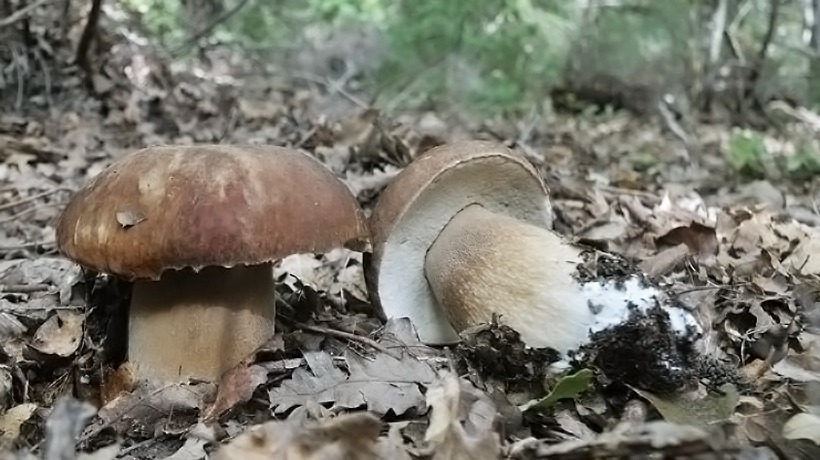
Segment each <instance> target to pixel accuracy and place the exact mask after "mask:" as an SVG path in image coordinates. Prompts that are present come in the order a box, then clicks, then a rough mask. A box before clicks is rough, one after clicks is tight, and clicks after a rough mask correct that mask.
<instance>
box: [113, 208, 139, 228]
mask: <svg viewBox="0 0 820 460" xmlns="http://www.w3.org/2000/svg"><path fill="white" fill-rule="evenodd" d="M144 220H145V214H143V213H141V212H139V211H120V212H118V213H117V223H119V224H120V225H122V228H130V227H133V226H134V225H137V224H138V223H140V222H142V221H144Z"/></svg>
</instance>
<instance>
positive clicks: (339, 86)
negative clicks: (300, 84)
mask: <svg viewBox="0 0 820 460" xmlns="http://www.w3.org/2000/svg"><path fill="white" fill-rule="evenodd" d="M292 76H293V77H294V78H299V79H302V80H307V81H309V82H312V83H316V84H319V85H322V86H324V87H325V89H326V90H328V92H329V93H330V94H331V95H333V94H334V93H339V94H341V95H342V96H343V97H345V98H346V99H347V100H349V101H350V102H352V103H354V104H356V105H357V106H359V107H360V108H362V109H369V108H370V105H369V104H368V103H366V102H364V101H363V100H361V99H359V98H358V97H356V96H355V95H353V94H350V92H349V91H347V90H346V89H344V87H343V85H344V84H345V83H346V82H347V80H349V77H348V78H346V75H343V76H342V78H340V79H339V80H335V81H334V80H331V79H329V78H322V77H320V76H318V75H313V74H309V73H304V72H295V73H293V74H292ZM340 82H342V83H340Z"/></svg>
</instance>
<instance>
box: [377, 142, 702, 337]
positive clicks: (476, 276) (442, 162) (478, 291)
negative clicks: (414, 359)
mask: <svg viewBox="0 0 820 460" xmlns="http://www.w3.org/2000/svg"><path fill="white" fill-rule="evenodd" d="M551 225H552V212H551V205H550V202H549V196H548V193H547V189H546V186H545V185H544V183H543V181H542V179H541V177H540V176H539V174H538V173H537V172H536V170H535V169H534V168H533V167H532V165H531V164H530V163H529V162H528V161H527V160H526V159H524V158H522V157H520V156H518V155H516V154H514V153H513V152H511V151H510V150H508V149H507V148H505V147H503V146H500V145H498V144H495V143H490V142H479V141H467V142H458V143H454V144H450V145H444V146H439V147H436V148H434V149H431V150H429V151H427V152H425V153H424V154H423V155H421V156H419V157H418V158H417V159H416V160H414V161H413V162H412V163H411V164H410V165H408V166H407V167H406V168H405V169H404V170H403V171H401V172H400V173H399V174H398V175H397V176H396V177H395V178H394V180H393V181H392V182H391V183H390V184H389V185H388V186H387V187H386V188H385V190H384V191H383V192H382V195H381V196H380V197H379V201H378V202H377V204H376V206H375V208H374V211H373V215H372V216H371V235H372V241H373V253H372V255H371V256H369V257H366V267H365V269H366V272H365V276H366V280H367V283H368V289H369V291H370V293H371V296H372V298H373V301H374V304H376V305H377V306H378V308H379V309H380V311H381V314H382V316H384V317H408V318H410V320H411V322H413V324H414V326H415V327H416V330H417V332H418V334H419V338H420V339H421V340H422V341H424V342H426V343H430V344H447V343H452V342H455V341H457V340H458V336H457V333H458V332H461V331H463V330H464V329H466V328H468V327H472V326H475V325H478V324H481V323H488V322H490V321H491V320H492V317H493V315H494V314H497V315H498V317H499V321H500V322H501V323H503V324H506V325H508V326H509V327H511V328H513V329H515V330H516V331H517V332H519V334H520V337H521V339H522V341H524V342H525V343H526V344H527V345H529V346H532V347H537V348H542V347H550V348H554V349H556V350H558V351H561V352H568V351H570V350H574V349H577V348H578V347H579V346H580V345H582V344H584V343H586V342H588V341H589V339H590V335H591V334H592V333H594V332H597V331H600V330H603V329H606V328H608V327H611V326H613V325H616V324H619V323H620V322H622V321H625V320H626V319H627V318H628V317H629V315H630V313H631V312H632V311H633V310H636V309H637V310H639V311H641V310H643V311H645V310H647V309H650V308H653V307H654V306H656V305H660V306H661V307H663V308H666V307H667V306H668V307H669V308H668V309H669V311H670V322H671V323H672V326H673V327H674V328H676V329H677V328H680V330H681V332H684V331H685V330H686V329H687V327H689V326H692V325H694V320H693V319H692V318H691V317H690V316H689V315H688V314H687V312H684V311H682V310H679V309H677V308H675V307H674V306H672V305H671V304H672V302H668V301H667V299H666V296H665V294H664V293H663V292H662V291H661V290H660V289H658V288H656V287H654V286H652V285H651V284H650V283H648V282H647V281H646V279H645V277H643V276H642V275H641V274H640V273H637V272H636V273H634V274H631V275H629V276H624V277H621V278H620V279H616V280H613V279H600V278H598V279H590V277H589V276H585V274H584V273H583V272H582V270H581V267H582V265H583V264H584V263H585V261H587V260H590V257H595V256H596V254H597V253H596V252H595V251H594V250H592V249H587V248H582V247H579V246H577V245H574V244H571V243H570V242H569V241H568V240H567V239H565V238H563V237H562V236H560V235H558V234H556V233H554V232H553V231H551V230H550V228H551ZM593 278H594V277H593Z"/></svg>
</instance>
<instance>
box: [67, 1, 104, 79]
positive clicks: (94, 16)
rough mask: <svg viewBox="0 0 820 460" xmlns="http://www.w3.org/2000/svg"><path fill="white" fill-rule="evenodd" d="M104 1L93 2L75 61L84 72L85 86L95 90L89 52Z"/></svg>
mask: <svg viewBox="0 0 820 460" xmlns="http://www.w3.org/2000/svg"><path fill="white" fill-rule="evenodd" d="M102 2H103V0H92V2H91V11H89V12H88V19H87V20H86V23H85V28H83V33H82V35H80V43H79V44H78V45H77V53H76V55H75V56H74V60H75V61H76V62H77V65H78V66H79V67H80V68H81V69H82V70H83V73H84V76H85V84H86V86H87V87H88V88H93V87H94V85H93V82H92V76H93V75H92V74H91V60H90V59H89V57H88V52H89V51H90V50H91V42H92V41H94V38H95V37H96V35H97V25H98V24H99V22H100V14H101V13H102Z"/></svg>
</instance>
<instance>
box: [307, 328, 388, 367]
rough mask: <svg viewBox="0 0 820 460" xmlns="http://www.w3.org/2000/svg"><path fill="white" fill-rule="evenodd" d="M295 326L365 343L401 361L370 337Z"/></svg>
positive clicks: (334, 330) (336, 330)
mask: <svg viewBox="0 0 820 460" xmlns="http://www.w3.org/2000/svg"><path fill="white" fill-rule="evenodd" d="M293 325H294V326H296V327H299V328H302V329H306V330H308V331H313V332H318V333H319V334H325V335H330V336H334V337H337V338H340V339H345V340H352V341H356V342H360V343H363V344H365V345H369V346H370V347H372V348H374V349H376V350H378V351H380V352H382V353H384V354H386V355H388V356H391V357H393V358H396V359H401V357H400V356H397V355H396V354H395V353H393V352H392V351H390V350H388V349H387V348H385V347H383V346H382V345H381V344H380V343H378V342H376V341H375V340H373V339H371V338H369V337H364V336H361V335H357V334H351V333H350V332H344V331H340V330H338V329H330V328H328V327H322V326H311V325H309V324H304V323H299V322H296V321H294V322H293Z"/></svg>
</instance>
